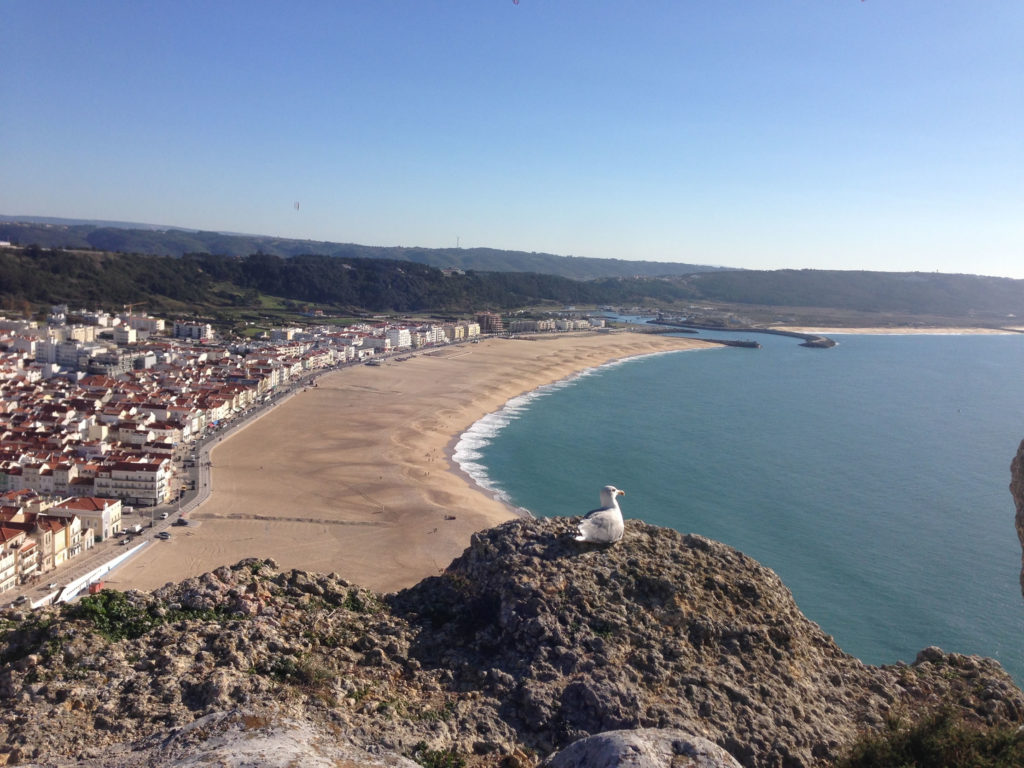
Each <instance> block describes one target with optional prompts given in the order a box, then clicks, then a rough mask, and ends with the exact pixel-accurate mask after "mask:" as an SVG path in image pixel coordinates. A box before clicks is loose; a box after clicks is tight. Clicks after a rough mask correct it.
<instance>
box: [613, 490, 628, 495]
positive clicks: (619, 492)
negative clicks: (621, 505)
mask: <svg viewBox="0 0 1024 768" xmlns="http://www.w3.org/2000/svg"><path fill="white" fill-rule="evenodd" d="M615 495H616V496H625V495H626V492H625V491H615Z"/></svg>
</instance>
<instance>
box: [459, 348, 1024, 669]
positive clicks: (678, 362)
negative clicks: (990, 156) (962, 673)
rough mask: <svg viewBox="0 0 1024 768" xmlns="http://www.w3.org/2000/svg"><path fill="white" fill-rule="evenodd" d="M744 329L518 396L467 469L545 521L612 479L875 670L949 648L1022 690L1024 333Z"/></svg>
mask: <svg viewBox="0 0 1024 768" xmlns="http://www.w3.org/2000/svg"><path fill="white" fill-rule="evenodd" d="M709 335H711V336H717V337H722V336H724V335H725V334H721V333H712V334H709ZM734 336H739V337H742V338H750V339H756V340H757V341H759V342H760V343H761V344H762V345H763V347H762V349H758V350H752V349H742V348H716V349H711V350H699V351H686V352H672V353H662V354H657V355H650V356H645V357H641V358H633V359H630V360H626V361H621V362H618V363H613V364H611V365H607V366H603V367H601V368H597V369H593V370H589V371H586V372H584V373H583V374H581V375H579V376H576V377H573V378H572V379H569V380H566V381H562V382H559V383H557V384H555V385H552V386H550V387H546V388H543V389H541V390H538V391H536V392H533V393H531V394H528V395H524V396H523V397H520V398H516V399H515V400H513V401H511V402H510V403H509V404H508V405H507V406H506V407H505V409H503V410H502V411H500V412H498V413H495V414H491V415H489V416H487V417H485V418H484V419H482V420H481V421H480V422H478V423H477V424H476V425H474V426H473V427H472V428H471V429H470V430H469V431H468V432H467V433H466V434H465V435H463V437H462V439H461V440H460V442H459V444H458V446H457V448H456V460H457V461H458V462H459V463H460V465H461V466H462V467H463V468H464V469H465V470H466V471H467V472H468V473H469V474H470V475H471V476H473V477H474V478H475V479H476V480H477V482H479V483H480V484H481V485H483V486H485V487H488V488H490V489H492V490H494V491H496V492H497V493H499V494H500V495H501V496H503V497H504V498H505V499H506V500H508V501H509V502H510V503H511V504H514V505H516V506H519V507H523V508H525V509H527V510H529V512H530V513H532V514H534V515H536V516H563V515H570V516H571V515H580V514H583V513H585V512H586V511H587V510H589V509H592V508H594V507H595V506H597V502H598V490H599V489H600V487H601V486H603V485H606V484H613V485H616V486H617V487H619V488H622V489H624V490H625V491H626V494H627V495H626V496H625V497H624V498H622V499H620V503H621V505H622V508H623V513H624V515H625V517H626V518H627V519H629V518H639V519H642V520H645V521H647V522H649V523H653V524H656V525H663V526H668V527H671V528H675V529H676V530H679V531H682V532H686V533H697V534H700V535H703V536H707V537H709V538H712V539H716V540H718V541H722V542H724V543H726V544H729V545H731V546H733V547H736V548H737V549H739V550H741V551H743V552H745V553H746V554H748V555H750V556H751V557H754V558H755V559H757V560H758V561H759V562H761V563H762V564H764V565H766V566H768V567H769V568H771V569H773V570H774V571H775V572H776V573H778V574H779V576H780V577H781V578H782V580H783V581H784V582H785V583H786V585H787V586H788V587H789V588H790V590H791V591H792V592H793V595H794V597H795V599H796V601H797V604H798V605H799V606H800V609H801V610H802V611H803V612H804V614H805V615H806V616H808V618H810V619H812V620H813V621H815V622H817V623H818V624H819V625H820V626H821V627H822V629H823V630H824V631H825V632H827V633H829V634H830V635H832V636H833V637H834V638H835V640H836V642H837V643H838V644H839V645H840V646H841V647H842V648H843V649H844V650H845V651H847V652H848V653H851V654H853V655H855V656H857V657H858V658H860V659H862V660H863V661H865V662H867V663H869V664H891V663H895V662H897V661H901V660H902V661H906V662H912V661H913V660H914V658H915V656H916V654H917V652H918V651H919V650H921V649H922V648H925V647H927V646H930V645H937V646H939V647H941V648H942V649H943V650H945V651H956V652H960V653H968V654H980V655H984V656H991V657H993V658H996V659H998V660H999V661H1000V662H1001V663H1002V665H1003V666H1004V667H1005V668H1006V670H1007V671H1008V672H1009V673H1010V674H1011V675H1013V676H1014V678H1015V680H1016V681H1017V683H1018V684H1021V685H1024V598H1022V596H1021V591H1020V584H1019V580H1018V579H1019V573H1020V564H1021V553H1020V545H1019V544H1018V541H1017V535H1016V531H1015V529H1014V525H1013V516H1014V507H1013V501H1012V499H1011V497H1010V494H1009V490H1008V485H1009V480H1010V475H1009V465H1010V461H1011V459H1012V458H1013V456H1014V454H1015V453H1016V450H1017V446H1018V444H1019V443H1020V441H1021V440H1022V439H1024V380H1022V379H1021V373H1022V372H1024V336H1018V335H1012V336H957V335H946V336H869V335H836V336H833V338H835V339H836V340H837V341H838V342H839V344H838V346H836V347H834V348H832V349H824V350H822V349H807V348H804V347H800V346H799V344H798V343H797V341H796V340H794V339H791V338H786V337H778V336H768V335H761V334H734Z"/></svg>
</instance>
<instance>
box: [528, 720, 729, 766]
mask: <svg viewBox="0 0 1024 768" xmlns="http://www.w3.org/2000/svg"><path fill="white" fill-rule="evenodd" d="M677 766H680V767H682V766H686V767H687V768H741V767H740V764H739V763H737V762H736V760H735V759H734V758H733V756H732V755H730V754H729V753H728V752H726V751H725V750H724V749H722V748H721V747H720V746H718V745H717V744H713V743H712V742H710V741H708V740H707V739H705V738H702V737H700V736H694V735H693V734H692V733H687V732H686V731H679V730H658V729H654V728H639V729H637V730H635V731H609V732H608V733H601V734H598V735H597V736H588V737H587V738H585V739H580V740H579V741H575V742H573V743H572V744H570V745H569V746H568V747H566V748H565V749H563V750H562V751H561V752H558V753H557V754H555V755H552V756H551V757H549V758H548V759H547V760H545V761H544V763H543V765H542V766H541V768H676V767H677Z"/></svg>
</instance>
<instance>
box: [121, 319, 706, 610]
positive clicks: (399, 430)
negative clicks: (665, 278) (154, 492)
mask: <svg viewBox="0 0 1024 768" xmlns="http://www.w3.org/2000/svg"><path fill="white" fill-rule="evenodd" d="M705 345H706V343H705V342H701V341H697V340H695V339H686V338H676V337H669V336H660V335H653V334H651V335H649V334H638V333H590V334H583V335H573V336H569V335H557V336H555V335H552V336H548V337H543V336H542V337H538V338H536V339H533V340H531V339H512V340H510V339H486V340H484V341H482V342H481V343H479V344H466V345H461V346H458V347H453V348H442V349H439V350H436V351H433V352H427V353H422V354H417V355H415V356H413V357H412V358H411V359H407V360H405V361H404V362H389V363H387V364H385V365H382V366H379V367H372V366H365V365H363V366H356V367H352V368H348V369H345V370H342V371H337V372H333V373H330V374H327V375H324V376H321V377H320V379H319V382H318V386H317V387H310V388H308V389H307V390H305V391H303V392H300V393H298V394H297V395H295V396H294V397H292V398H291V399H290V400H288V401H287V402H285V403H283V404H282V405H280V406H278V407H277V408H274V409H272V410H271V411H269V412H268V413H266V415H264V416H263V417H262V418H260V419H258V420H256V421H255V422H254V423H252V424H251V425H249V426H247V427H246V428H245V429H243V430H241V431H240V432H238V433H237V434H235V435H233V436H231V437H229V438H225V439H224V441H223V443H220V444H218V445H217V447H216V448H214V449H213V452H212V462H213V494H212V496H211V498H210V499H209V500H208V501H207V502H206V503H205V504H203V505H202V506H201V507H200V508H199V509H197V510H196V511H194V512H193V513H192V514H191V515H190V520H191V521H192V524H191V525H189V526H188V527H183V528H177V527H176V528H174V529H173V531H174V533H173V537H172V539H171V540H170V541H167V542H154V543H153V544H152V545H150V546H148V547H146V550H148V551H143V552H141V553H140V554H139V555H137V556H136V557H134V558H133V559H132V560H130V561H129V562H128V563H126V564H125V565H123V566H121V567H120V568H118V569H117V570H116V571H114V572H113V573H111V574H110V577H109V578H108V579H107V583H108V584H109V585H110V586H113V587H116V588H118V589H131V588H135V589H145V590H149V589H154V588H156V587H159V586H163V585H164V584H165V583H167V582H168V581H180V580H181V579H184V578H187V577H189V576H196V575H199V574H201V573H204V572H206V571H210V570H212V569H214V568H217V567H218V566H221V565H230V564H232V563H235V562H237V561H238V560H241V559H242V558H245V557H272V558H274V560H276V561H277V562H278V564H279V565H280V566H282V567H285V568H301V569H304V570H310V571H319V572H325V573H330V572H334V573H337V574H339V575H340V576H341V577H343V578H345V579H347V580H349V581H351V582H353V583H356V584H359V585H361V586H364V587H368V588H370V589H374V590H377V591H382V592H390V591H394V590H398V589H402V588H404V587H407V586H411V585H412V584H415V583H416V582H418V581H420V580H421V579H423V578H425V577H427V576H432V575H436V574H437V573H439V572H440V571H441V570H442V569H443V568H444V567H445V566H446V565H447V564H448V563H449V562H451V560H452V559H453V558H455V557H457V556H458V555H459V554H461V553H462V551H463V550H464V549H465V548H466V546H467V545H468V544H469V540H470V536H471V535H472V534H473V533H474V532H476V531H479V530H483V529H485V528H488V527H491V526H493V525H496V524H497V523H500V522H502V521H505V520H508V519H511V518H512V517H513V516H514V515H515V511H514V510H512V509H510V508H509V507H508V506H507V505H505V504H503V503H501V502H499V501H497V500H495V499H494V498H492V497H491V496H490V495H489V494H487V493H485V492H484V491H482V490H481V489H480V488H479V487H478V486H476V485H474V484H473V483H471V482H470V481H469V480H468V478H466V477H465V475H463V474H462V473H460V472H458V471H457V467H456V466H455V465H454V464H453V463H452V462H451V449H452V446H453V443H454V440H455V438H457V437H458V436H459V435H461V434H462V433H463V432H464V431H465V430H466V429H467V428H468V427H469V426H470V425H471V424H473V423H474V422H475V421H477V420H478V419H480V418H481V417H483V416H484V415H486V414H488V413H491V412H493V411H496V410H498V409H499V408H501V407H502V406H503V405H504V404H505V403H506V402H507V401H508V400H510V399H511V398H513V397H516V396H517V395H520V394H523V393H524V392H529V391H531V390H533V389H536V388H537V387H539V386H542V385H544V384H549V383H551V382H554V381H558V380H560V379H563V378H565V377H567V376H569V375H571V374H573V373H575V372H577V371H580V370H583V369H585V368H589V367H594V366H597V365H601V364H603V363H606V362H609V361H612V360H617V359H620V358H624V357H630V356H633V355H640V354H649V353H653V352H661V351H667V350H677V349H678V350H682V349H694V348H699V347H703V346H705ZM587 501H589V499H587V500H581V504H584V505H585V502H587Z"/></svg>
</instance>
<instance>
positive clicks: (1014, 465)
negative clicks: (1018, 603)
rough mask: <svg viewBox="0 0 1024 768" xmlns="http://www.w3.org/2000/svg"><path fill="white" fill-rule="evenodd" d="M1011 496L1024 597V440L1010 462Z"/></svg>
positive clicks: (1023, 594)
mask: <svg viewBox="0 0 1024 768" xmlns="http://www.w3.org/2000/svg"><path fill="white" fill-rule="evenodd" d="M1010 494H1011V495H1012V496H1013V503H1014V505H1015V506H1016V507H1017V515H1016V518H1015V520H1016V524H1017V538H1018V539H1020V546H1021V563H1020V565H1021V567H1020V591H1021V595H1022V596H1024V440H1022V441H1021V444H1020V447H1019V448H1017V455H1016V456H1014V457H1013V461H1011V462H1010Z"/></svg>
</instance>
